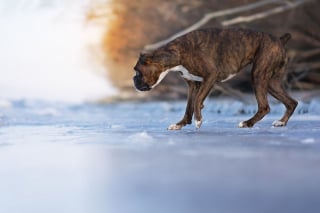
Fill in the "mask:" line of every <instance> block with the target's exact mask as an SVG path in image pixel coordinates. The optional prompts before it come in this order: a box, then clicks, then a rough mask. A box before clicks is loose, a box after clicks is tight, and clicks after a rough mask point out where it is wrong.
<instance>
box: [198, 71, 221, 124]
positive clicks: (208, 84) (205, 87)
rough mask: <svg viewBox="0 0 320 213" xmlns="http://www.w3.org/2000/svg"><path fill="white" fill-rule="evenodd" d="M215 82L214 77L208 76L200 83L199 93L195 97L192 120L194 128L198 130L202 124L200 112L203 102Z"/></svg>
mask: <svg viewBox="0 0 320 213" xmlns="http://www.w3.org/2000/svg"><path fill="white" fill-rule="evenodd" d="M215 81H216V77H215V76H210V77H209V78H207V79H206V80H205V81H203V82H202V84H201V87H200V89H199V92H198V93H197V95H196V98H195V103H194V118H195V125H196V128H197V129H199V128H200V127H201V124H202V114H201V110H202V108H203V106H204V105H203V102H204V100H205V99H206V97H207V96H208V95H209V93H210V91H211V89H212V87H213V85H214V83H215Z"/></svg>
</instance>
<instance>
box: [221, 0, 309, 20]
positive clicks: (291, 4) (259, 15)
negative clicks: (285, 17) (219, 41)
mask: <svg viewBox="0 0 320 213" xmlns="http://www.w3.org/2000/svg"><path fill="white" fill-rule="evenodd" d="M305 1H306V0H298V1H295V2H290V1H286V2H285V5H283V6H279V7H275V8H273V9H270V10H267V11H263V12H261V13H256V14H253V15H250V16H240V17H237V18H233V19H230V20H226V21H223V22H222V23H221V24H222V26H230V25H234V24H239V23H243V22H251V21H255V20H258V19H262V18H266V17H268V16H271V15H275V14H277V13H282V12H285V11H287V10H291V9H293V8H295V7H298V6H299V5H301V4H303V3H305Z"/></svg>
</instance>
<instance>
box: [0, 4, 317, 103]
mask: <svg viewBox="0 0 320 213" xmlns="http://www.w3.org/2000/svg"><path fill="white" fill-rule="evenodd" d="M230 9H231V11H230ZM319 9H320V2H319V1H317V0H287V1H284V0H265V1H264V0H261V1H254V0H227V1H218V0H189V1H185V0H170V1H169V0H154V1H149V0H139V1H130V0H77V1H76V0H64V1H62V0H28V1H27V0H12V1H5V0H0V41H1V45H0V46H1V48H0V67H1V69H0V74H1V78H0V97H1V98H9V99H21V98H34V99H44V100H51V101H52V100H53V101H71V102H74V101H76V102H77V101H80V102H81V101H95V100H110V97H113V98H112V99H114V98H116V99H136V98H137V97H142V98H154V99H159V98H160V99H178V98H184V97H185V96H186V92H187V90H186V86H185V84H184V82H183V80H182V79H180V78H177V76H176V75H177V74H174V73H171V74H170V75H168V76H167V77H166V79H165V80H164V83H163V84H160V85H159V86H158V87H157V88H156V89H155V90H154V91H152V92H150V93H139V94H137V93H136V91H135V90H134V89H133V85H132V76H133V74H134V73H133V66H134V65H135V63H136V60H137V58H138V55H139V53H140V52H141V51H143V50H144V48H145V46H147V45H150V44H153V43H156V42H159V41H161V40H164V39H167V38H169V37H171V36H172V35H174V34H176V33H179V32H181V31H183V30H185V29H186V28H188V27H190V26H192V25H193V24H196V23H198V22H199V21H201V20H202V19H203V17H205V16H206V15H207V16H208V15H210V14H212V13H215V14H216V13H217V12H218V13H219V15H218V16H216V17H214V18H210V19H208V20H206V22H205V23H204V24H202V25H199V26H198V27H200V28H206V27H243V28H252V29H256V30H262V31H266V32H270V33H272V34H274V35H277V36H281V35H282V34H284V33H286V32H289V33H291V34H292V37H293V38H292V40H291V41H290V42H289V43H288V46H287V48H288V55H289V57H290V62H289V65H288V74H287V76H286V78H285V79H284V81H285V86H286V87H287V89H289V90H291V91H308V92H311V93H313V94H316V93H317V90H318V89H319V88H320V86H319V85H320V84H319V83H320V72H319V70H320V61H319V58H320V27H319V26H320V14H319ZM249 81H250V67H249V68H247V69H246V70H245V71H244V72H241V74H240V75H238V76H237V77H235V78H233V79H232V80H230V81H228V82H227V83H224V84H221V85H220V84H217V86H216V87H215V89H214V92H213V93H212V95H230V96H238V97H239V96H241V95H242V94H245V93H248V92H251V85H250V83H249Z"/></svg>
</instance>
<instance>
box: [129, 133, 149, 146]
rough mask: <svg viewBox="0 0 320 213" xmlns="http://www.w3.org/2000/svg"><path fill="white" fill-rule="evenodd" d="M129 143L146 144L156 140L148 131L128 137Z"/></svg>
mask: <svg viewBox="0 0 320 213" xmlns="http://www.w3.org/2000/svg"><path fill="white" fill-rule="evenodd" d="M128 140H129V142H133V143H145V142H152V141H154V138H153V137H152V136H151V135H149V134H148V133H147V132H146V131H143V132H139V133H136V134H133V135H130V136H129V137H128Z"/></svg>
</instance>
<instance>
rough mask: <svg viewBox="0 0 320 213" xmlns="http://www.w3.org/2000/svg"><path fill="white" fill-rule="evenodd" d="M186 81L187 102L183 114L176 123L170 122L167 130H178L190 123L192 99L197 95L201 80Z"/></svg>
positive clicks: (192, 106) (192, 110)
mask: <svg viewBox="0 0 320 213" xmlns="http://www.w3.org/2000/svg"><path fill="white" fill-rule="evenodd" d="M186 82H187V84H188V102H187V107H186V111H185V114H184V116H183V118H182V120H181V121H179V122H178V123H176V124H171V125H170V126H169V127H168V130H180V129H182V127H184V126H185V125H187V124H191V123H192V116H193V112H194V100H195V98H196V96H197V93H198V90H199V88H200V85H201V82H197V81H190V80H187V81H186Z"/></svg>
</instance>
